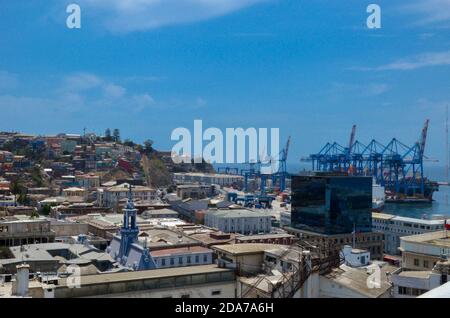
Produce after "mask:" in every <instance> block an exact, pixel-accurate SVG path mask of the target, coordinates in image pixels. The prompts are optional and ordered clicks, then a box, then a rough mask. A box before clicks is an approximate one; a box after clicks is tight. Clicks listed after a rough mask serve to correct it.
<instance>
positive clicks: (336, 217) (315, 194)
mask: <svg viewBox="0 0 450 318" xmlns="http://www.w3.org/2000/svg"><path fill="white" fill-rule="evenodd" d="M291 188H292V205H291V212H292V213H291V226H292V227H294V228H297V229H301V230H307V231H312V232H318V233H323V234H330V235H331V234H344V233H352V232H353V229H355V230H356V232H371V231H372V178H371V177H350V176H335V175H324V176H317V175H316V176H293V177H292V185H291Z"/></svg>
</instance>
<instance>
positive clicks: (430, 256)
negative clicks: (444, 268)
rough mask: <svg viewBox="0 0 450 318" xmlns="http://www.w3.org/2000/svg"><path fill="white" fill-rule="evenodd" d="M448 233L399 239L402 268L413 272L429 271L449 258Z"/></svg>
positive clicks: (449, 242)
mask: <svg viewBox="0 0 450 318" xmlns="http://www.w3.org/2000/svg"><path fill="white" fill-rule="evenodd" d="M447 232H448V231H437V232H430V233H424V234H420V235H411V236H405V237H402V238H400V251H401V252H402V268H404V269H407V270H415V271H428V270H431V269H432V268H433V267H434V266H435V265H436V263H437V262H438V261H440V260H441V259H442V258H443V257H444V258H448V257H449V256H450V237H449V236H448V233H447Z"/></svg>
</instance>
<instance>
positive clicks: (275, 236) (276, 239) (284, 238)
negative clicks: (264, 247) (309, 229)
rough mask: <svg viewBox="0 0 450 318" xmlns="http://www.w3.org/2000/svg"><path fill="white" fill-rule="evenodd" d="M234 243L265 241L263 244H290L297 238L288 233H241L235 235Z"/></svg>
mask: <svg viewBox="0 0 450 318" xmlns="http://www.w3.org/2000/svg"><path fill="white" fill-rule="evenodd" d="M235 241H236V244H240V243H265V244H281V245H292V244H294V243H295V242H296V241H297V239H296V237H295V236H294V235H291V234H288V233H269V234H258V235H243V236H238V237H236V240H235Z"/></svg>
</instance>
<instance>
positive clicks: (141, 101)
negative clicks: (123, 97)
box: [131, 94, 155, 111]
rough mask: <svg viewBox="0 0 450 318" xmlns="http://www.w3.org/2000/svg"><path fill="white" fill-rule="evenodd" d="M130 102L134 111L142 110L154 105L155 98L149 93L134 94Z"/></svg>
mask: <svg viewBox="0 0 450 318" xmlns="http://www.w3.org/2000/svg"><path fill="white" fill-rule="evenodd" d="M131 102H132V104H133V109H134V110H135V111H142V110H144V109H145V108H147V107H151V106H154V105H155V100H154V99H153V97H152V96H150V94H140V95H134V96H133V97H132V100H131Z"/></svg>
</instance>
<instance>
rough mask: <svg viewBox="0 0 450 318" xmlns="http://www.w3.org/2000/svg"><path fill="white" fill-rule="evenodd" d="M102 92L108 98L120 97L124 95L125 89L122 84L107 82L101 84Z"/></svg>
mask: <svg viewBox="0 0 450 318" xmlns="http://www.w3.org/2000/svg"><path fill="white" fill-rule="evenodd" d="M103 90H104V93H105V95H106V96H107V97H110V98H120V97H122V96H124V95H125V93H126V91H127V90H126V89H125V88H124V87H122V86H119V85H116V84H111V83H107V84H105V85H104V86H103Z"/></svg>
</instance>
